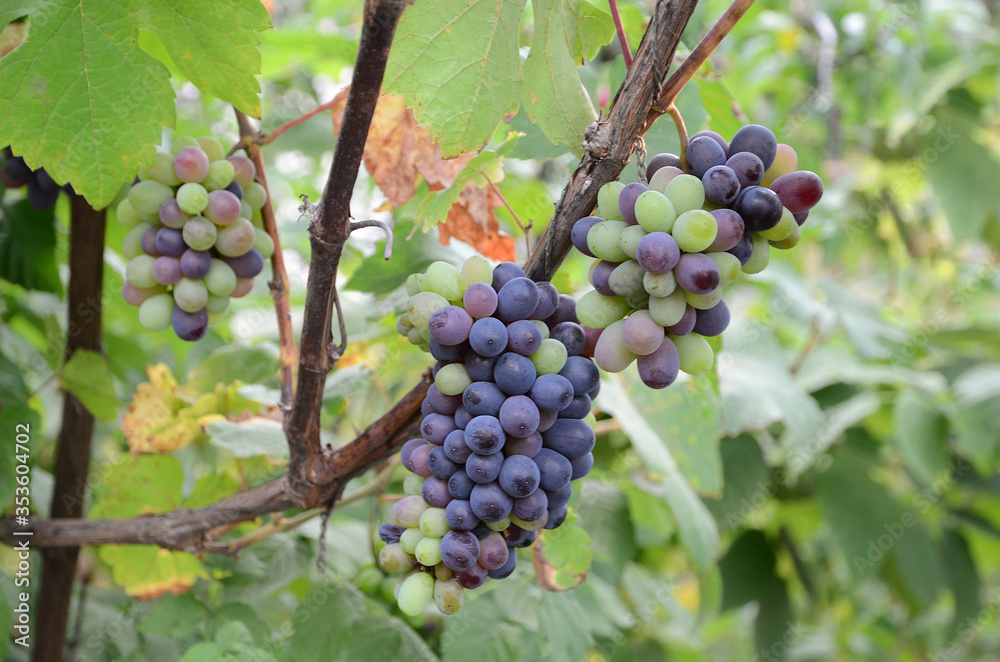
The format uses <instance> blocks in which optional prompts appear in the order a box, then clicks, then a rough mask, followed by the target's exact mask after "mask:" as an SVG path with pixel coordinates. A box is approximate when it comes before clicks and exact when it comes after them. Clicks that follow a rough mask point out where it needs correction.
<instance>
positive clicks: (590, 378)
mask: <svg viewBox="0 0 1000 662" xmlns="http://www.w3.org/2000/svg"><path fill="white" fill-rule="evenodd" d="M709 259H711V258H709ZM559 374H560V375H562V376H563V377H565V378H566V379H568V380H569V383H570V384H571V385H572V386H573V394H574V395H583V394H585V393H589V392H590V391H592V390H593V389H594V387H595V386H597V384H598V383H599V382H600V380H601V373H600V372H598V370H597V366H596V365H594V362H593V361H591V360H590V359H589V358H587V357H585V356H570V357H568V358H567V359H566V365H564V366H563V369H562V370H560V371H559Z"/></svg>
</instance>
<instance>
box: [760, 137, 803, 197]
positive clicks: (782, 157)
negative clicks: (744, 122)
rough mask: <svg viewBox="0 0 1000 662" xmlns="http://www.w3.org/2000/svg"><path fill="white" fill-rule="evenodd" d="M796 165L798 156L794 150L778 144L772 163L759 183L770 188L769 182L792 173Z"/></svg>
mask: <svg viewBox="0 0 1000 662" xmlns="http://www.w3.org/2000/svg"><path fill="white" fill-rule="evenodd" d="M798 165H799V155H798V154H796V153H795V150H794V149H792V147H791V146H790V145H786V144H785V143H778V148H777V153H776V154H775V157H774V163H772V164H771V167H770V168H768V169H767V172H765V173H764V178H763V179H762V180H761V182H760V184H761V186H767V187H770V186H771V182H773V181H774V180H776V179H777V178H778V177H781V176H782V175H785V174H788V173H790V172H794V171H795V168H797V167H798Z"/></svg>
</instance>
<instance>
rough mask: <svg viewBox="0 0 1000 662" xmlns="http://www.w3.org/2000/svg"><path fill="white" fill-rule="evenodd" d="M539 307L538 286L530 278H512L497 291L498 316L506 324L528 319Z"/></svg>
mask: <svg viewBox="0 0 1000 662" xmlns="http://www.w3.org/2000/svg"><path fill="white" fill-rule="evenodd" d="M537 307H538V288H537V287H535V281H533V280H531V279H530V278H524V277H518V278H512V279H511V280H509V281H508V282H507V283H506V284H505V285H504V286H503V287H501V288H500V291H498V292H497V312H496V316H497V317H498V318H499V319H500V321H501V322H504V323H506V324H510V323H511V322H513V321H516V320H524V319H528V318H529V317H530V316H531V313H532V312H534V310H535V308H537ZM476 351H479V350H476ZM480 354H482V352H480Z"/></svg>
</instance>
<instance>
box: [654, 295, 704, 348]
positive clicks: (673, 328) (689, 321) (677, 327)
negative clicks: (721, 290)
mask: <svg viewBox="0 0 1000 662" xmlns="http://www.w3.org/2000/svg"><path fill="white" fill-rule="evenodd" d="M697 319H698V311H697V310H695V309H694V308H693V307H691V306H688V307H687V308H685V309H684V314H683V315H681V318H680V319H679V320H678V321H677V323H676V324H672V325H670V326H668V327H664V328H665V329H666V330H667V332H668V333H672V334H674V335H675V336H686V335H687V334H689V333H691V331H692V330H694V323H695V321H697ZM667 340H668V339H667V338H664V340H663V342H666V341H667ZM654 354H655V352H654Z"/></svg>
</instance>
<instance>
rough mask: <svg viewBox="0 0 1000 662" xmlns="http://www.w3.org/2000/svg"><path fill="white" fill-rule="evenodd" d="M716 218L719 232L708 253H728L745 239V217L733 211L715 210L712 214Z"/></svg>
mask: <svg viewBox="0 0 1000 662" xmlns="http://www.w3.org/2000/svg"><path fill="white" fill-rule="evenodd" d="M711 214H712V216H714V217H715V223H716V225H717V226H718V231H717V232H716V234H715V240H714V241H712V243H711V244H710V245H709V247H708V248H707V249H705V250H706V251H708V252H713V251H728V250H729V249H730V248H732V247H734V246H735V245H736V244H738V243H740V239H742V238H743V217H742V216H740V215H739V214H737V213H736V212H734V211H733V210H732V209H715V210H713V211H712V212H711Z"/></svg>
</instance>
